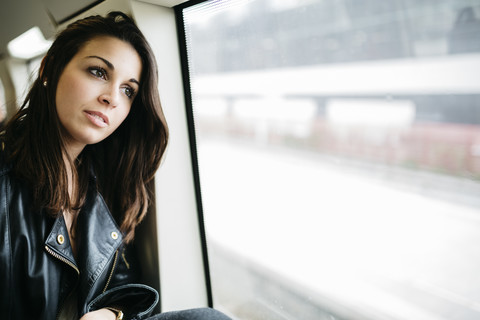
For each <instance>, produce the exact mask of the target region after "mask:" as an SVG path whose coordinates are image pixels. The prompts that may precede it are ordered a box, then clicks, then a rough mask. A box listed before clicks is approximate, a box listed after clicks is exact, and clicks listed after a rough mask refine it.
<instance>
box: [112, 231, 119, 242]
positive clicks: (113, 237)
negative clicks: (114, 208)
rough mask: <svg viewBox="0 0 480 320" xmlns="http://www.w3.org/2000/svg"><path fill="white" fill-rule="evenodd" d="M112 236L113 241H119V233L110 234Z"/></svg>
mask: <svg viewBox="0 0 480 320" xmlns="http://www.w3.org/2000/svg"><path fill="white" fill-rule="evenodd" d="M110 236H112V239H113V240H117V239H118V233H116V232H115V231H112V233H111V234H110Z"/></svg>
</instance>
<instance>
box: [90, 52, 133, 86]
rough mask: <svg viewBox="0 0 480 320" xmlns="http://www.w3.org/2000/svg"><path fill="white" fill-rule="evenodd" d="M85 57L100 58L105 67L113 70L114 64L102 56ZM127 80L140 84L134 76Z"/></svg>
mask: <svg viewBox="0 0 480 320" xmlns="http://www.w3.org/2000/svg"><path fill="white" fill-rule="evenodd" d="M87 58H95V59H100V60H102V61H103V62H104V63H105V64H106V65H107V67H108V68H109V69H111V70H115V66H114V65H113V64H112V63H111V62H110V61H108V60H107V59H105V58H102V57H99V56H87ZM128 81H130V82H133V83H136V84H137V85H138V86H140V83H139V82H138V80H137V79H135V78H131V79H130V80H128Z"/></svg>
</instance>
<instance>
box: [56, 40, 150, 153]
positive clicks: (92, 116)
mask: <svg viewBox="0 0 480 320" xmlns="http://www.w3.org/2000/svg"><path fill="white" fill-rule="evenodd" d="M141 73H142V62H141V59H140V56H139V55H138V53H137V52H136V51H135V49H134V48H133V47H132V46H131V45H130V44H129V43H127V42H124V41H122V40H119V39H117V38H114V37H108V36H102V37H97V38H94V39H92V40H90V41H88V42H87V43H86V44H85V45H84V46H83V47H82V48H81V49H80V50H79V51H78V53H77V54H76V55H75V56H74V57H73V58H72V60H71V61H70V62H69V63H68V64H67V65H66V66H65V69H64V70H63V72H62V74H61V75H60V79H59V81H58V85H57V92H56V97H55V101H56V107H57V113H58V117H59V119H60V122H61V124H62V126H63V128H64V129H65V132H66V141H67V152H68V153H69V154H70V156H73V157H76V156H77V155H78V154H79V153H80V152H81V151H82V149H83V148H84V147H85V145H87V144H94V143H97V142H100V141H102V140H103V139H105V138H106V137H108V136H109V135H110V134H111V133H113V132H114V131H115V130H116V129H117V128H118V127H119V126H120V124H121V123H122V122H123V120H125V118H126V117H127V115H128V113H129V112H130V108H131V106H132V102H133V99H134V98H135V95H136V94H137V92H138V89H139V85H140V84H139V81H140V75H141Z"/></svg>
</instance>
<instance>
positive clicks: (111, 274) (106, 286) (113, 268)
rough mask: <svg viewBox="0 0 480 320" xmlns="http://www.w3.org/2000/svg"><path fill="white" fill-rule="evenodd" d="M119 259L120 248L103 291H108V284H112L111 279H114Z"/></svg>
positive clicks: (116, 252)
mask: <svg viewBox="0 0 480 320" xmlns="http://www.w3.org/2000/svg"><path fill="white" fill-rule="evenodd" d="M117 259H118V250H117V251H115V257H114V258H113V266H112V270H111V271H110V275H109V276H108V280H107V284H106V285H105V288H103V292H105V291H107V288H108V285H109V284H110V280H112V276H113V272H114V271H115V267H116V266H117Z"/></svg>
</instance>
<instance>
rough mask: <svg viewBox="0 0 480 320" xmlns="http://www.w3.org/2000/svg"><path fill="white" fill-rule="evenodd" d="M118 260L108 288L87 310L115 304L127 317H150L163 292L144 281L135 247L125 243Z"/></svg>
mask: <svg viewBox="0 0 480 320" xmlns="http://www.w3.org/2000/svg"><path fill="white" fill-rule="evenodd" d="M115 260H116V261H115V266H114V270H113V273H112V275H111V278H110V279H109V280H107V281H109V282H108V285H107V288H106V290H105V291H104V292H103V293H102V294H100V295H99V296H97V297H96V298H95V299H94V300H92V301H91V302H90V303H89V304H88V306H87V312H89V311H93V310H98V309H101V308H105V307H113V308H116V309H120V310H122V312H123V313H124V319H144V318H146V317H148V316H149V315H150V314H151V312H152V311H153V309H154V307H155V306H156V304H157V303H158V300H159V295H158V292H157V291H156V290H155V289H153V288H151V287H149V286H147V285H144V284H141V283H140V279H141V272H140V265H139V263H138V259H136V255H135V250H134V248H133V247H131V246H121V247H120V248H119V249H118V251H117V253H116V259H115Z"/></svg>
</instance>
